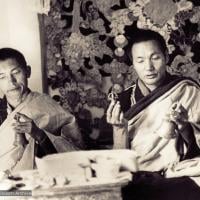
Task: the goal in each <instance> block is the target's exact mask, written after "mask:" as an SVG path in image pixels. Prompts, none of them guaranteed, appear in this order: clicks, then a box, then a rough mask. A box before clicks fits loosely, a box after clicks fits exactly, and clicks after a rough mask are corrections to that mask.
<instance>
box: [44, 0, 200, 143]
mask: <svg viewBox="0 0 200 200" xmlns="http://www.w3.org/2000/svg"><path fill="white" fill-rule="evenodd" d="M44 24H45V32H46V57H47V62H46V67H47V76H48V84H49V88H50V89H51V91H54V92H55V91H57V94H56V95H54V92H53V93H51V94H52V96H53V97H54V98H55V99H56V100H57V101H59V102H60V103H61V105H62V106H63V107H64V108H65V109H69V110H70V111H71V112H73V113H74V114H75V115H76V116H77V119H78V121H79V122H80V121H81V122H83V121H84V125H83V123H80V124H79V125H80V127H81V128H83V127H84V128H83V129H84V130H85V131H84V132H87V134H89V135H90V134H92V131H89V130H92V129H93V128H95V131H97V129H101V124H102V120H103V119H104V116H103V114H104V111H105V109H106V106H107V105H108V100H107V93H108V91H109V89H111V88H113V89H115V88H120V90H122V89H123V88H125V87H127V86H129V85H130V84H132V82H133V81H134V80H136V74H135V72H134V70H133V68H132V66H131V64H130V61H129V60H128V59H127V55H126V52H125V47H126V45H127V38H128V37H130V36H131V33H132V32H134V30H135V29H136V28H145V29H152V30H155V31H158V32H159V33H160V34H161V35H163V36H164V38H165V39H166V42H167V46H168V50H169V54H170V59H169V66H170V67H168V70H169V71H170V72H171V73H173V74H179V75H181V76H183V75H184V76H188V77H192V78H194V79H195V80H196V81H198V82H199V79H200V75H199V73H200V57H199V55H200V52H199V49H200V2H199V3H198V2H197V1H195V0H122V1H121V0H59V1H56V0H51V8H50V11H49V13H48V15H45V16H44ZM93 108H97V109H101V111H100V113H101V114H98V117H97V114H96V113H94V112H93V111H92V110H93ZM102 110H103V112H102ZM104 120H105V119H104ZM97 122H98V123H99V124H97ZM85 124H88V126H90V127H85ZM97 127H98V128H97ZM97 135H98V134H97ZM97 140H98V137H97ZM91 142H95V144H96V142H97V141H91Z"/></svg>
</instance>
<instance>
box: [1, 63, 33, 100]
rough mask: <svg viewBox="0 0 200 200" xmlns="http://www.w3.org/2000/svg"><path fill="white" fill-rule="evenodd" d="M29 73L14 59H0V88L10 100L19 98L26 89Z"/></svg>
mask: <svg viewBox="0 0 200 200" xmlns="http://www.w3.org/2000/svg"><path fill="white" fill-rule="evenodd" d="M27 78H29V73H28V70H27V69H26V68H21V66H20V65H19V64H18V62H17V61H16V60H15V59H7V60H3V61H0V90H1V91H2V92H3V94H4V95H5V96H6V97H7V99H11V100H19V101H21V98H22V96H23V94H24V93H25V92H26V91H27V87H28V81H27Z"/></svg>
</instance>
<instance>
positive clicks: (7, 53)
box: [0, 48, 27, 69]
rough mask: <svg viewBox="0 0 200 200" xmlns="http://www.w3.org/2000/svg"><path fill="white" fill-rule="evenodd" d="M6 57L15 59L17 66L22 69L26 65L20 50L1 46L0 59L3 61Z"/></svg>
mask: <svg viewBox="0 0 200 200" xmlns="http://www.w3.org/2000/svg"><path fill="white" fill-rule="evenodd" d="M7 59H15V60H16V62H17V63H18V64H19V66H20V67H21V68H23V69H25V68H26V66H27V63H26V59H25V57H24V55H23V54H22V53H21V52H20V51H18V50H16V49H12V48H1V49H0V61H5V60H7Z"/></svg>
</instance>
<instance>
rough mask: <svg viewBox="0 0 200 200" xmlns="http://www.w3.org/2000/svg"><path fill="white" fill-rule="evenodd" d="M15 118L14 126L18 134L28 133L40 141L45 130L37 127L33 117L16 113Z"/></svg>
mask: <svg viewBox="0 0 200 200" xmlns="http://www.w3.org/2000/svg"><path fill="white" fill-rule="evenodd" d="M14 119H15V121H14V123H13V124H12V126H13V129H14V131H15V132H16V133H17V134H22V133H27V134H29V135H30V136H31V137H33V138H34V139H36V140H38V141H40V140H41V139H42V138H43V137H44V132H43V131H42V130H41V129H40V128H38V127H37V125H36V124H35V122H34V121H33V120H32V119H31V118H29V117H27V116H26V115H24V114H22V113H16V115H15V116H14Z"/></svg>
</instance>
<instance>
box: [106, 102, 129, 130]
mask: <svg viewBox="0 0 200 200" xmlns="http://www.w3.org/2000/svg"><path fill="white" fill-rule="evenodd" d="M106 120H107V122H108V123H109V124H112V125H115V126H123V125H125V123H126V120H125V118H124V114H123V112H122V111H121V106H120V102H119V101H115V100H112V101H111V103H110V105H109V107H108V109H107V112H106Z"/></svg>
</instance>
